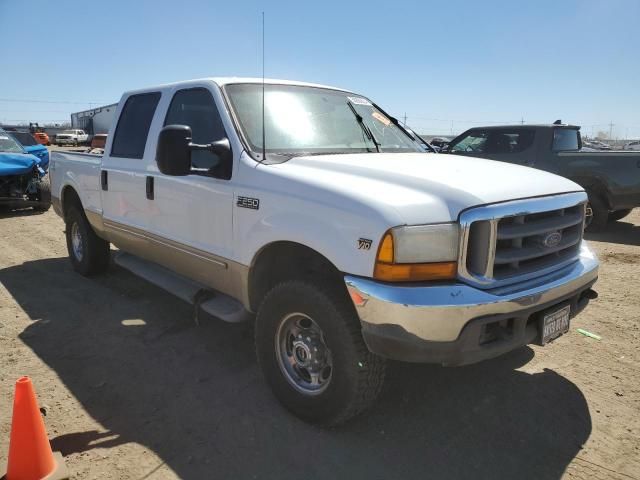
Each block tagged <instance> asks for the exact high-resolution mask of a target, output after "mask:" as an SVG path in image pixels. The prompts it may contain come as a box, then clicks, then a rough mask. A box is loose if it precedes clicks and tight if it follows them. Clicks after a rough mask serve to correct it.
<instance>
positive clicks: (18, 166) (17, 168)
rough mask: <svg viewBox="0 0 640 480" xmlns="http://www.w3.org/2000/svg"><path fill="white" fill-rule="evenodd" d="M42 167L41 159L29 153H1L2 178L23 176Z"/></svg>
mask: <svg viewBox="0 0 640 480" xmlns="http://www.w3.org/2000/svg"><path fill="white" fill-rule="evenodd" d="M36 165H40V159H39V158H38V157H36V156H35V155H31V154H28V153H7V152H0V176H5V175H23V174H25V173H29V172H30V171H31V170H33V167H34V166H36Z"/></svg>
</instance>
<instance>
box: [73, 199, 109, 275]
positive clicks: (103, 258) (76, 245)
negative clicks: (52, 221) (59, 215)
mask: <svg viewBox="0 0 640 480" xmlns="http://www.w3.org/2000/svg"><path fill="white" fill-rule="evenodd" d="M65 223H66V227H67V228H66V232H65V233H66V237H67V251H68V252H69V259H70V260H71V265H72V266H73V269H74V270H75V271H76V272H78V273H79V274H80V275H84V276H91V275H96V274H98V273H103V272H104V271H106V270H107V268H108V267H109V259H110V257H111V250H110V247H109V242H107V241H105V240H103V239H101V238H100V237H98V236H97V235H96V233H95V232H94V231H93V229H92V228H91V225H90V224H89V220H87V217H86V216H85V214H84V212H82V211H81V210H80V209H79V208H78V207H76V206H75V205H74V206H72V207H70V208H69V211H68V212H67V214H66V216H65Z"/></svg>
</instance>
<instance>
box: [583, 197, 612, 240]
mask: <svg viewBox="0 0 640 480" xmlns="http://www.w3.org/2000/svg"><path fill="white" fill-rule="evenodd" d="M587 195H588V196H589V202H588V203H587V217H586V219H585V231H587V232H589V233H594V232H600V231H602V230H603V229H604V228H605V227H606V226H607V221H608V220H609V209H608V208H607V204H606V203H605V201H604V200H603V199H602V197H600V196H599V195H598V194H597V193H594V192H592V191H587Z"/></svg>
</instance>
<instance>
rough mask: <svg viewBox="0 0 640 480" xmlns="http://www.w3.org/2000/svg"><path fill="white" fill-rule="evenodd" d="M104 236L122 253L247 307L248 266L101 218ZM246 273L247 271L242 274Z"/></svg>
mask: <svg viewBox="0 0 640 480" xmlns="http://www.w3.org/2000/svg"><path fill="white" fill-rule="evenodd" d="M102 224H103V226H104V231H105V234H106V235H105V237H106V238H107V239H108V240H109V241H110V242H111V243H113V244H114V245H116V246H117V247H118V248H120V249H121V250H124V251H126V252H129V253H132V254H134V255H137V256H139V257H142V258H144V259H145V260H149V261H152V262H155V263H158V264H159V265H162V266H164V267H166V268H168V269H170V270H172V271H174V272H176V273H179V274H180V275H183V276H185V277H187V278H190V279H192V280H195V281H196V282H199V283H202V284H203V285H205V286H207V287H209V288H212V289H214V290H218V291H219V292H222V293H224V294H226V295H229V296H231V297H234V298H236V299H238V300H240V301H241V302H242V303H243V304H244V305H245V306H247V305H248V294H247V287H246V283H244V280H246V279H247V278H248V269H249V267H247V266H245V265H242V264H239V263H237V262H234V261H232V260H228V259H226V258H222V257H219V256H217V255H213V254H212V253H209V252H205V251H204V250H200V249H197V248H194V247H191V246H189V245H185V244H183V243H180V242H176V241H174V240H170V239H168V238H165V237H161V236H159V235H155V234H153V233H150V232H147V231H144V230H141V229H139V228H136V227H132V226H130V225H123V224H121V223H118V222H114V221H112V220H107V219H103V220H102ZM245 270H246V271H245Z"/></svg>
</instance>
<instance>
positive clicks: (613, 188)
mask: <svg viewBox="0 0 640 480" xmlns="http://www.w3.org/2000/svg"><path fill="white" fill-rule="evenodd" d="M447 151H448V152H449V153H454V154H456V155H466V156H470V157H475V158H488V159H491V160H499V161H501V162H509V163H517V164H520V165H526V166H528V167H533V168H539V169H541V170H546V171H547V172H551V173H555V174H557V175H562V176H563V177H567V178H569V179H571V180H573V181H574V182H576V183H578V184H579V185H581V186H582V187H584V188H585V190H586V191H587V194H588V195H589V203H588V205H587V219H586V222H585V223H586V227H587V231H591V232H595V231H599V230H602V229H604V228H605V227H606V225H607V222H608V221H615V220H620V219H622V218H624V217H625V216H627V215H628V214H629V213H630V212H631V210H632V209H633V208H635V207H638V206H640V153H638V152H629V151H618V152H615V151H586V150H583V149H582V138H581V136H580V127H578V126H576V125H565V124H562V123H560V121H559V120H558V121H557V122H556V123H554V124H552V125H500V126H497V125H496V126H491V127H474V128H471V129H469V130H467V131H466V132H464V133H462V134H460V135H458V136H457V137H456V138H454V139H453V140H452V141H451V142H450V143H449V145H448V148H447Z"/></svg>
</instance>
